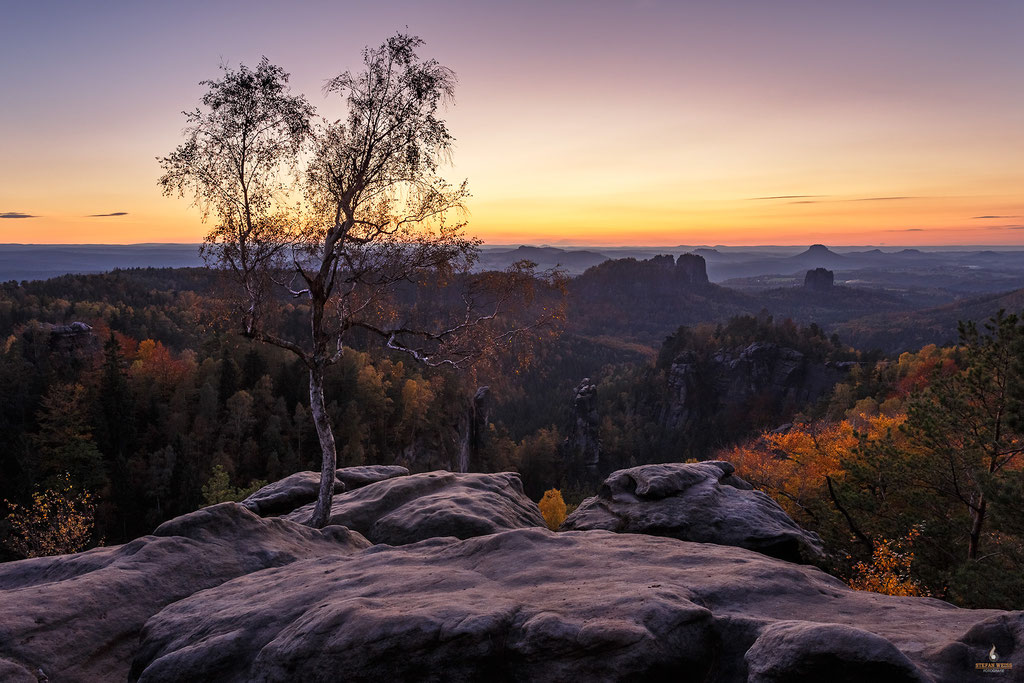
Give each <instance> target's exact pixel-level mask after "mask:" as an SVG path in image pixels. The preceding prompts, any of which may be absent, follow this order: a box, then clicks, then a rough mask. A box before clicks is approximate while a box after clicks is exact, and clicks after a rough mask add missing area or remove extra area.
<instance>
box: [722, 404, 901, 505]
mask: <svg viewBox="0 0 1024 683" xmlns="http://www.w3.org/2000/svg"><path fill="white" fill-rule="evenodd" d="M905 420H906V416H905V415H903V414H897V415H895V416H891V415H884V414H873V415H868V414H861V415H859V416H857V418H856V419H852V420H841V421H839V422H819V423H815V424H811V425H806V424H804V425H796V426H794V427H793V429H791V430H789V431H788V432H786V433H784V434H773V433H766V434H762V435H761V437H760V438H759V439H758V440H757V441H755V442H752V443H748V444H744V445H741V446H735V447H733V448H731V449H728V450H726V451H724V452H721V453H719V456H718V457H720V458H721V459H723V460H728V461H729V462H731V463H732V464H733V465H735V466H736V469H737V471H738V473H739V474H740V476H742V477H743V478H745V479H747V480H748V481H750V482H751V483H753V484H754V485H755V486H757V487H758V488H760V489H762V490H764V491H765V492H767V493H768V494H769V495H771V496H772V497H773V498H774V499H775V501H776V502H777V503H779V505H781V506H782V507H783V508H784V509H785V510H786V512H787V513H788V514H789V515H790V516H793V517H796V516H798V515H799V514H800V513H801V511H802V510H803V509H804V508H805V506H806V505H807V503H808V502H809V501H811V500H814V499H817V498H820V497H821V495H822V493H821V492H822V490H823V487H824V486H825V478H826V477H831V478H832V479H833V480H841V479H842V478H843V476H844V471H843V461H848V460H851V459H853V458H855V457H857V456H856V454H855V447H856V446H857V444H858V442H859V440H858V434H861V435H863V436H866V437H867V438H868V439H871V440H874V439H880V438H882V437H884V436H885V435H886V434H888V433H893V434H896V435H897V436H898V435H899V429H898V428H899V425H900V424H902V423H903V422H904V421H905Z"/></svg>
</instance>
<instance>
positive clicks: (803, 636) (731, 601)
mask: <svg viewBox="0 0 1024 683" xmlns="http://www.w3.org/2000/svg"><path fill="white" fill-rule="evenodd" d="M346 495H348V494H346ZM1000 617H1003V618H1006V619H1015V620H1016V623H1019V622H1020V620H1021V618H1022V617H1021V614H1020V613H1005V612H997V611H994V610H965V609H958V608H956V607H953V606H952V605H949V604H947V603H944V602H941V601H939V600H932V599H928V598H903V597H892V596H887V595H879V594H875V593H867V592H860V591H854V590H852V589H850V588H848V587H847V586H845V585H844V584H843V583H841V582H840V581H839V580H837V579H835V578H833V577H830V576H828V575H827V574H825V573H823V572H821V571H819V570H817V569H815V568H813V567H809V566H806V565H798V564H792V563H789V562H783V561H780V560H776V559H773V558H769V557H767V556H764V555H761V554H758V553H754V552H751V551H748V550H744V549H742V548H733V547H727V546H720V545H713V544H699V543H690V542H685V541H679V540H676V539H672V538H658V537H653V536H644V535H630V534H613V533H609V532H604V531H587V532H566V533H558V534H555V533H552V532H549V531H547V530H546V529H518V530H513V531H506V532H502V533H499V534H494V535H491V536H485V537H479V538H472V539H468V540H462V541H458V540H454V539H450V538H449V539H431V540H428V541H424V542H422V543H417V544H413V545H406V546H398V547H395V546H375V547H373V548H370V549H369V550H366V551H364V552H361V553H358V554H352V555H340V554H339V555H333V556H329V557H321V558H313V559H308V560H300V561H298V562H294V563H292V564H290V565H288V566H287V567H282V568H278V569H268V570H265V571H261V572H258V573H255V574H250V575H248V576H245V577H241V578H239V579H236V580H234V581H230V582H228V583H225V584H223V585H221V586H218V587H216V588H213V589H211V590H207V591H203V592H202V593H200V594H197V595H195V596H193V597H191V598H187V599H185V600H182V601H179V602H177V603H174V604H173V605H170V606H168V607H167V608H165V609H164V610H163V611H161V612H160V613H159V614H157V615H156V616H154V617H153V618H152V619H150V620H149V622H148V623H147V624H146V627H145V630H144V632H143V636H142V642H141V645H140V647H139V650H138V654H137V656H136V658H135V661H134V663H133V665H132V670H131V675H130V680H132V681H145V682H147V683H155V682H159V681H186V680H187V681H207V680H216V681H226V682H232V681H239V682H241V681H263V682H265V683H270V682H275V681H281V682H283V681H326V680H336V679H337V678H344V679H345V680H346V681H380V680H394V681H403V680H410V681H411V680H416V681H453V682H458V681H477V680H497V681H512V680H516V681H519V680H524V681H565V680H582V681H623V680H636V681H641V680H643V681H646V680H665V681H669V680H671V681H706V680H715V681H745V680H747V675H748V673H749V674H750V676H751V680H756V681H762V682H763V681H775V680H778V681H783V680H784V681H804V680H807V681H809V680H816V681H819V680H826V681H828V680H836V681H843V680H872V678H864V676H862V675H860V674H865V673H870V675H871V676H872V677H873V679H874V680H879V681H883V680H884V681H889V680H896V681H900V680H906V681H918V680H934V681H936V682H940V681H941V682H942V683H946V682H949V683H952V682H953V681H970V680H992V677H991V676H985V675H983V674H977V675H976V672H975V671H974V667H973V664H972V665H970V666H968V667H966V668H963V667H961V666H960V665H959V663H957V664H955V665H952V666H950V665H947V664H946V663H945V662H944V661H943V660H941V658H936V655H935V654H934V653H936V652H943V651H944V650H943V648H948V647H950V646H952V645H954V644H956V643H958V642H960V641H959V640H958V638H959V636H960V635H961V634H963V633H970V632H972V626H973V625H974V624H977V623H979V622H981V623H989V621H990V620H991V619H993V618H1000ZM1003 632H1006V633H1011V631H1009V630H1007V629H1003V631H1001V633H1003ZM1012 634H1013V635H1012V636H1010V637H1011V638H1012V640H1011V641H1009V642H1006V643H1005V644H1003V645H1002V646H1001V647H1004V648H1006V651H1007V652H1022V651H1024V642H1022V640H1021V636H1020V634H1019V631H1012ZM1001 642H1002V641H1001ZM818 674H821V676H820V677H817V678H807V677H806V676H808V675H818ZM794 676H795V677H794ZM801 676H803V677H801ZM972 677H973V678H972ZM1008 680H1009V679H1008Z"/></svg>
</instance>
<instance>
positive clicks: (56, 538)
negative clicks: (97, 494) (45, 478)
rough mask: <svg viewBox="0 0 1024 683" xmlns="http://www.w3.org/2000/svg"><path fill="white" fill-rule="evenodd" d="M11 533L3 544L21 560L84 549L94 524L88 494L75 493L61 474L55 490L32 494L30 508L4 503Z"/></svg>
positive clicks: (92, 508)
mask: <svg viewBox="0 0 1024 683" xmlns="http://www.w3.org/2000/svg"><path fill="white" fill-rule="evenodd" d="M4 502H5V503H7V506H8V507H9V508H10V510H11V512H10V514H8V515H7V521H8V523H9V524H10V525H11V531H12V532H13V533H12V535H11V538H10V539H8V541H7V545H8V547H9V548H10V549H11V550H13V551H14V552H16V553H18V554H19V555H22V556H24V557H43V556H46V555H63V554H66V553H75V552H78V551H79V550H82V549H84V548H85V547H86V546H87V545H88V544H89V540H90V539H91V538H92V529H93V525H94V523H95V519H94V512H95V509H96V507H95V505H94V503H93V497H92V494H90V493H89V492H87V491H78V490H76V489H75V487H74V486H73V485H72V484H71V479H70V477H69V476H68V475H64V476H63V477H62V478H61V480H60V483H59V484H58V485H57V488H55V489H47V490H46V491H37V492H36V493H34V494H32V505H31V507H23V506H21V505H18V504H16V503H11V502H10V501H4Z"/></svg>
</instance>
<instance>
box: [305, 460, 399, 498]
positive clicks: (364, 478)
mask: <svg viewBox="0 0 1024 683" xmlns="http://www.w3.org/2000/svg"><path fill="white" fill-rule="evenodd" d="M407 474H409V469H408V468H407V467H402V466H401V465H362V466H360V467H342V468H341V469H340V470H338V471H337V475H338V480H339V481H341V482H342V483H343V484H345V490H347V491H351V490H353V489H358V488H362V487H364V486H367V485H369V484H375V483H377V482H378V481H384V480H385V479H394V478H395V477H404V476H406V475H407ZM313 498H314V499H316V496H314V497H313Z"/></svg>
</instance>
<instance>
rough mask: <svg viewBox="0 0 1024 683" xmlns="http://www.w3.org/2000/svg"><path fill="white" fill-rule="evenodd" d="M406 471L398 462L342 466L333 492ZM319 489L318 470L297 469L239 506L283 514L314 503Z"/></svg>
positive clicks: (395, 475)
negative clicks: (305, 470) (392, 463)
mask: <svg viewBox="0 0 1024 683" xmlns="http://www.w3.org/2000/svg"><path fill="white" fill-rule="evenodd" d="M406 474H409V470H408V469H406V468H404V467H400V466H398V465H366V466H363V467H343V468H341V469H339V470H338V471H337V472H336V473H335V480H334V493H341V492H343V491H351V490H352V489H357V488H360V487H362V486H366V485H367V484H372V483H374V482H378V481H383V480H384V479H390V478H392V477H400V476H404V475H406ZM319 492H320V473H319V472H296V473H295V474H290V475H288V476H287V477H285V478H284V479H281V480H279V481H275V482H274V483H273V484H267V485H266V486H264V487H263V488H261V489H260V490H258V491H256V492H255V493H253V494H252V495H251V496H249V497H248V498H246V499H245V500H243V501H242V505H243V506H245V507H247V508H249V509H250V510H252V511H253V512H255V513H256V514H258V515H260V516H261V517H267V516H269V515H283V514H285V513H288V512H291V511H292V510H294V509H296V508H299V507H302V506H303V505H306V504H307V503H313V502H316V497H317V494H318V493H319Z"/></svg>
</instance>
